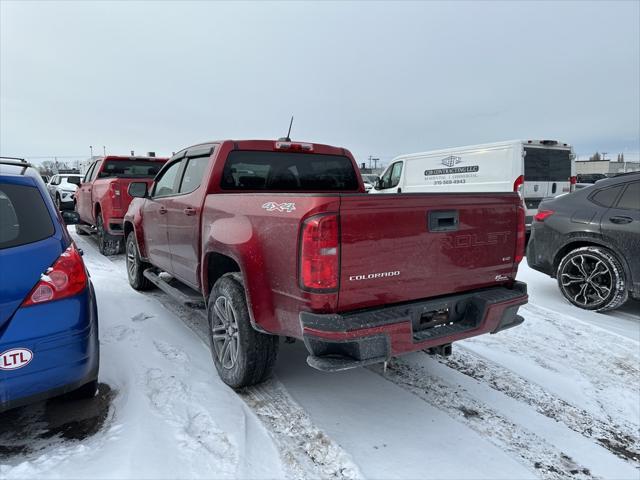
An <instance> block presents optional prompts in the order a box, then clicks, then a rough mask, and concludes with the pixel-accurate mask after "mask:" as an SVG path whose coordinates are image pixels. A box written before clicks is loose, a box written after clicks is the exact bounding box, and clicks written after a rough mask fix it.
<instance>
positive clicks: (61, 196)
mask: <svg viewBox="0 0 640 480" xmlns="http://www.w3.org/2000/svg"><path fill="white" fill-rule="evenodd" d="M83 176H84V175H80V174H76V173H62V174H58V175H54V176H53V177H51V180H49V183H48V184H47V188H48V190H49V194H50V195H51V198H53V201H54V202H55V203H56V207H58V210H62V209H65V208H71V209H73V206H74V203H73V202H74V195H75V193H76V190H77V189H78V185H80V181H81V180H82V177H83Z"/></svg>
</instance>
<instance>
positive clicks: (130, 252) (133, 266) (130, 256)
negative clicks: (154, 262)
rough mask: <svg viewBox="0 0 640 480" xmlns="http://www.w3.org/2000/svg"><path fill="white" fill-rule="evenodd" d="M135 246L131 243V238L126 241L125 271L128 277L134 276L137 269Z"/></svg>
mask: <svg viewBox="0 0 640 480" xmlns="http://www.w3.org/2000/svg"><path fill="white" fill-rule="evenodd" d="M135 248H136V246H135V245H134V244H133V240H129V242H127V272H128V273H129V278H135V277H136V272H137V270H138V264H137V262H136V251H135Z"/></svg>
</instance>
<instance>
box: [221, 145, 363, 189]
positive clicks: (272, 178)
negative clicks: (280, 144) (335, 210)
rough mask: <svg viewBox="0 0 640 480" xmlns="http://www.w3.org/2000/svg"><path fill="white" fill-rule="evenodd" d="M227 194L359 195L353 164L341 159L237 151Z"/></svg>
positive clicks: (225, 180) (225, 177) (225, 181)
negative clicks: (320, 192) (330, 192)
mask: <svg viewBox="0 0 640 480" xmlns="http://www.w3.org/2000/svg"><path fill="white" fill-rule="evenodd" d="M221 187H222V189H223V190H268V191H287V192H300V191H317V190H320V191H357V190H358V187H359V185H358V177H357V175H356V172H355V169H354V167H353V163H352V162H351V160H350V159H349V158H348V157H345V156H341V155H319V154H314V153H293V152H267V151H243V150H237V151H233V152H231V153H229V156H228V157H227V161H226V163H225V166H224V171H223V174H222V181H221Z"/></svg>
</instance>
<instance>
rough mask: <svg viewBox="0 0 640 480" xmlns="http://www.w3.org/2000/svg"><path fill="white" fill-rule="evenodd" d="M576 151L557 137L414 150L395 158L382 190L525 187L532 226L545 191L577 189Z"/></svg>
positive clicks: (547, 193) (553, 193)
mask: <svg viewBox="0 0 640 480" xmlns="http://www.w3.org/2000/svg"><path fill="white" fill-rule="evenodd" d="M574 158H575V155H574V153H573V148H572V146H571V145H569V144H568V143H563V142H559V141H556V140H510V141H506V142H496V143H486V144H481V145H470V146H467V147H457V148H446V149H443V150H433V151H431V152H423V153H411V154H407V155H400V156H399V157H396V158H394V159H393V160H392V161H391V163H390V164H389V166H388V167H387V169H386V170H385V172H384V173H383V174H382V177H381V178H380V181H379V182H378V184H377V185H376V186H375V187H374V188H373V189H372V190H371V193H372V194H377V193H413V192H508V191H516V192H520V193H521V194H522V196H523V197H524V201H525V204H526V206H527V219H526V223H527V227H529V226H530V225H531V221H532V219H533V215H535V214H536V212H537V209H538V205H539V204H540V202H541V201H542V199H543V198H545V197H555V196H557V195H561V194H563V193H568V192H570V191H573V189H574V185H575V179H576V177H575V175H576V172H575V163H574Z"/></svg>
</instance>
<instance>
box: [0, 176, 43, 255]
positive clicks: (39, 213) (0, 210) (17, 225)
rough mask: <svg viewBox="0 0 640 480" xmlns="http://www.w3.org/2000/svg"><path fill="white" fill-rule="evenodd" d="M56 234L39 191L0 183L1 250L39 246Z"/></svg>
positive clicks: (23, 186) (24, 186)
mask: <svg viewBox="0 0 640 480" xmlns="http://www.w3.org/2000/svg"><path fill="white" fill-rule="evenodd" d="M54 232H55V228H54V226H53V222H52V220H51V216H50V215H49V211H48V210H47V206H46V205H45V203H44V200H43V199H42V195H40V192H39V191H38V189H37V188H34V187H29V186H26V185H13V184H3V183H0V249H4V248H10V247H16V246H19V245H26V244H27V243H33V242H37V241H38V240H43V239H45V238H48V237H50V236H51V235H53V234H54Z"/></svg>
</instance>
